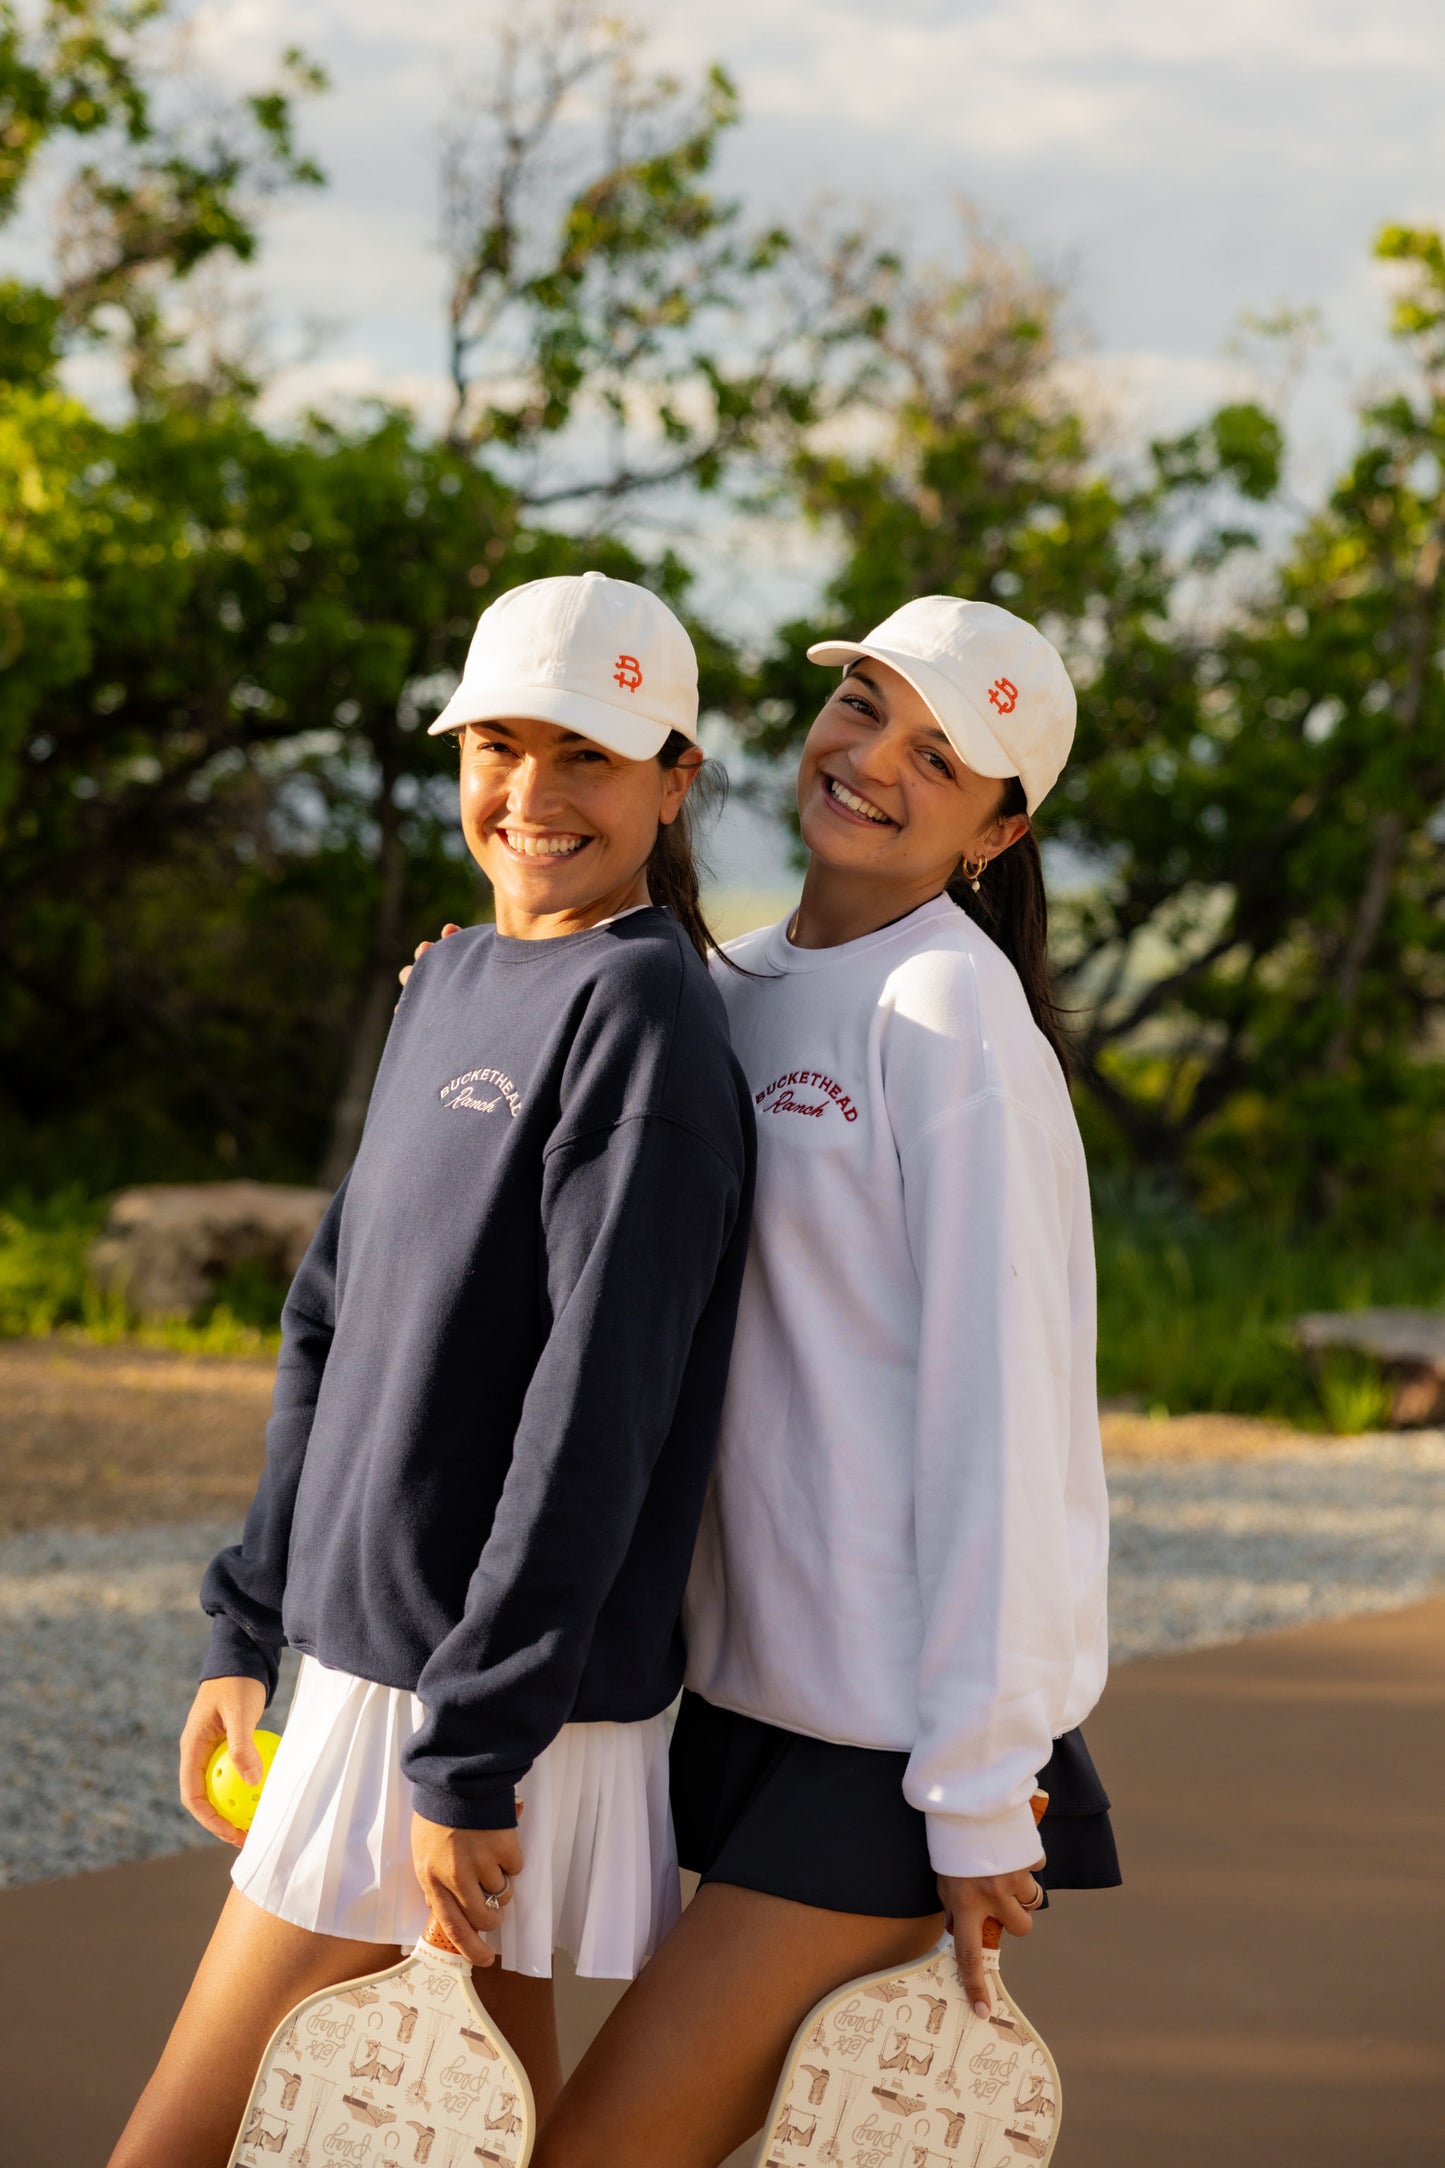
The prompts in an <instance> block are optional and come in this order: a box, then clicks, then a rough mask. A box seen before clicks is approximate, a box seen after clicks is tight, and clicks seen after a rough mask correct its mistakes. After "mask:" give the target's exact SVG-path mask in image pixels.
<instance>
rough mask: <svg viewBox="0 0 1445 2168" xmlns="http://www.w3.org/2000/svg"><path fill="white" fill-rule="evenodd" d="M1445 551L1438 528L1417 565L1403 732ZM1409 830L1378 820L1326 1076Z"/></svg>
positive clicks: (1346, 1032) (1392, 819)
mask: <svg viewBox="0 0 1445 2168" xmlns="http://www.w3.org/2000/svg"><path fill="white" fill-rule="evenodd" d="M1442 563H1445V551H1442V536H1441V533H1440V530H1439V529H1438V528H1437V529H1436V531H1435V532H1434V533H1433V534H1432V535H1431V536H1430V537H1429V539H1428V540H1427V541H1426V543H1425V546H1424V548H1423V549H1422V550H1421V552H1420V558H1419V562H1418V564H1417V565H1416V567H1415V581H1414V587H1415V596H1414V600H1415V622H1414V625H1413V627H1412V628H1411V631H1412V638H1411V642H1410V666H1409V672H1408V675H1407V676H1406V679H1405V685H1404V689H1403V692H1402V694H1401V698H1400V705H1399V708H1398V709H1397V710H1396V715H1397V719H1398V721H1399V725H1400V731H1401V735H1402V736H1413V734H1414V732H1415V731H1416V730H1417V729H1418V727H1419V723H1420V717H1421V714H1422V713H1423V711H1424V706H1425V693H1426V688H1427V686H1428V683H1429V675H1430V659H1431V655H1432V653H1433V651H1434V646H1435V626H1436V620H1437V618H1438V616H1439V612H1440V582H1441V573H1442ZM1408 840H1409V831H1408V827H1407V824H1406V820H1405V816H1404V814H1403V813H1402V812H1401V811H1400V809H1399V808H1398V807H1397V806H1391V807H1390V809H1389V810H1388V812H1385V813H1382V814H1381V815H1380V817H1379V819H1378V820H1377V821H1376V822H1375V830H1374V847H1373V849H1372V850H1371V853H1370V864H1369V868H1368V871H1367V872H1366V875H1365V886H1364V892H1363V893H1362V895H1361V897H1360V908H1359V913H1358V915H1357V917H1356V919H1355V923H1354V927H1353V929H1352V931H1351V934H1350V938H1349V940H1348V941H1347V942H1346V943H1345V948H1344V954H1343V955H1342V956H1341V958H1340V971H1339V979H1338V982H1337V983H1338V990H1339V1001H1340V1018H1339V1022H1338V1023H1337V1024H1336V1026H1335V1029H1334V1034H1333V1036H1332V1038H1331V1040H1330V1043H1329V1047H1328V1049H1327V1051H1326V1054H1325V1074H1326V1076H1339V1075H1340V1074H1341V1073H1342V1072H1343V1070H1344V1068H1345V1065H1346V1064H1347V1062H1348V1061H1349V1058H1350V1049H1351V1047H1352V1046H1353V1044H1354V1037H1355V1022H1356V1016H1357V1012H1358V1010H1359V1005H1360V995H1361V993H1362V992H1363V990H1364V983H1365V972H1366V970H1367V969H1368V967H1369V962H1370V958H1371V957H1372V956H1373V955H1374V953H1375V946H1376V943H1377V942H1378V941H1379V938H1380V931H1381V928H1382V927H1383V926H1384V923H1385V913H1386V911H1387V910H1388V909H1389V906H1390V898H1391V895H1392V894H1393V893H1394V887H1395V875H1396V873H1397V872H1398V870H1399V866H1400V861H1401V859H1402V858H1403V857H1404V855H1405V846H1406V843H1407V842H1408Z"/></svg>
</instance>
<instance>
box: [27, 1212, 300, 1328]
mask: <svg viewBox="0 0 1445 2168" xmlns="http://www.w3.org/2000/svg"><path fill="white" fill-rule="evenodd" d="M105 1213H106V1203H105V1200H104V1199H97V1198H93V1197H87V1196H86V1195H85V1194H84V1192H83V1191H81V1190H75V1189H72V1190H61V1191H58V1192H57V1193H56V1194H55V1195H54V1196H51V1197H44V1198H37V1197H32V1196H30V1195H28V1194H26V1193H25V1192H23V1191H21V1192H17V1193H15V1194H13V1195H12V1196H11V1197H10V1198H9V1199H7V1201H6V1203H5V1205H4V1206H3V1207H0V1338H3V1339H8V1340H14V1339H29V1338H35V1337H40V1336H43V1335H45V1334H49V1333H59V1334H61V1335H71V1336H73V1337H75V1338H77V1339H83V1340H90V1341H94V1342H96V1343H98V1344H99V1345H101V1346H117V1345H120V1344H122V1343H126V1344H128V1345H130V1346H133V1347H154V1348H172V1349H174V1350H175V1351H176V1352H177V1353H178V1354H184V1355H262V1354H274V1353H275V1351H276V1349H277V1348H278V1347H279V1346H280V1344H281V1304H282V1302H283V1301H284V1299H285V1294H286V1290H285V1288H284V1287H281V1286H278V1285H277V1283H276V1282H275V1281H274V1280H272V1279H270V1278H269V1276H268V1275H266V1274H265V1273H263V1272H260V1271H259V1270H258V1269H257V1268H256V1267H255V1266H243V1267H241V1268H240V1269H239V1270H238V1271H236V1272H234V1273H232V1274H231V1275H230V1276H229V1277H228V1278H227V1279H225V1280H222V1281H221V1282H220V1283H219V1284H218V1285H217V1287H216V1289H215V1291H214V1294H213V1295H212V1298H211V1300H210V1301H209V1302H208V1303H207V1304H206V1305H205V1307H204V1309H202V1310H201V1311H200V1312H199V1313H198V1315H197V1316H196V1317H194V1318H192V1319H170V1318H167V1319H149V1318H147V1319H142V1318H139V1317H137V1316H136V1315H135V1313H134V1312H133V1311H132V1310H130V1309H128V1308H127V1306H126V1304H125V1303H124V1302H123V1301H121V1299H120V1298H119V1297H118V1296H115V1295H108V1294H103V1293H102V1292H101V1290H100V1289H99V1288H98V1287H97V1286H96V1285H95V1283H94V1281H93V1280H92V1279H91V1278H90V1275H89V1273H88V1272H87V1270H86V1264H85V1256H86V1251H87V1250H88V1248H89V1247H90V1244H91V1243H92V1241H93V1240H94V1239H95V1237H96V1235H97V1234H98V1233H99V1232H100V1227H101V1223H102V1221H103V1220H104V1218H105Z"/></svg>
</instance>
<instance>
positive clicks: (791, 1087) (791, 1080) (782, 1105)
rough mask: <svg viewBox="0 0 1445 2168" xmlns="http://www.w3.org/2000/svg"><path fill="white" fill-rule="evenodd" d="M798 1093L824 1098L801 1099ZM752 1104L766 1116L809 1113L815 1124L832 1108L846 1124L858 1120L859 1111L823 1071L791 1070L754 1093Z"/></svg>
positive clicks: (841, 1088) (840, 1087) (838, 1085)
mask: <svg viewBox="0 0 1445 2168" xmlns="http://www.w3.org/2000/svg"><path fill="white" fill-rule="evenodd" d="M799 1092H807V1093H812V1092H822V1094H823V1097H822V1098H821V1099H800V1098H799V1097H798V1093H799ZM753 1104H754V1105H755V1106H756V1107H759V1108H760V1109H761V1110H762V1112H763V1113H764V1114H810V1115H811V1116H812V1117H813V1119H814V1121H821V1120H822V1118H823V1116H824V1115H825V1114H826V1113H827V1112H828V1109H829V1107H830V1106H831V1107H836V1108H837V1110H838V1112H839V1113H840V1114H841V1115H842V1117H843V1119H844V1121H845V1122H856V1121H857V1119H858V1109H857V1108H856V1107H855V1106H854V1104H853V1102H852V1100H851V1099H850V1098H849V1097H848V1094H847V1093H846V1092H845V1091H844V1089H843V1087H842V1085H841V1084H835V1083H834V1082H833V1079H832V1078H831V1077H830V1076H824V1074H823V1072H822V1070H821V1069H790V1070H789V1072H788V1074H787V1075H786V1076H780V1077H779V1078H778V1079H777V1081H776V1082H775V1083H772V1084H767V1085H765V1086H764V1087H763V1089H762V1090H761V1091H760V1092H754V1093H753Z"/></svg>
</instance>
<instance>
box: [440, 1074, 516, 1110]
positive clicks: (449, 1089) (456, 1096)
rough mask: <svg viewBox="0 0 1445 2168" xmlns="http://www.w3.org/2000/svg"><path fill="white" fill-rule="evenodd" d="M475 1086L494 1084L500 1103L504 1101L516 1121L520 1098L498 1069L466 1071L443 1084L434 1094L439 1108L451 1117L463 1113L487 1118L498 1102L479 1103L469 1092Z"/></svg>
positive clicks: (486, 1101)
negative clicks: (438, 1100)
mask: <svg viewBox="0 0 1445 2168" xmlns="http://www.w3.org/2000/svg"><path fill="white" fill-rule="evenodd" d="M474 1084H495V1085H496V1087H497V1094H498V1098H499V1099H505V1100H506V1102H507V1105H508V1107H509V1108H510V1109H511V1114H512V1120H513V1121H515V1120H516V1119H517V1116H518V1115H519V1114H520V1113H521V1111H522V1095H521V1093H520V1092H519V1091H518V1089H517V1087H516V1085H515V1084H514V1083H513V1082H512V1080H511V1078H510V1077H509V1076H504V1075H503V1073H502V1071H501V1070H500V1069H468V1071H467V1073H466V1075H465V1076H454V1077H453V1078H452V1080H451V1082H450V1084H443V1086H442V1088H441V1090H440V1091H439V1092H438V1093H437V1097H438V1099H440V1100H441V1102H442V1105H443V1106H444V1107H446V1108H448V1109H449V1110H450V1111H451V1112H452V1113H454V1114H456V1113H460V1112H461V1111H462V1110H463V1109H467V1110H469V1111H470V1112H471V1113H473V1114H490V1113H491V1112H492V1111H493V1109H494V1108H495V1107H496V1105H497V1103H498V1099H479V1098H478V1097H477V1095H476V1093H475V1092H474V1091H473V1090H472V1086H473V1085H474Z"/></svg>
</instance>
